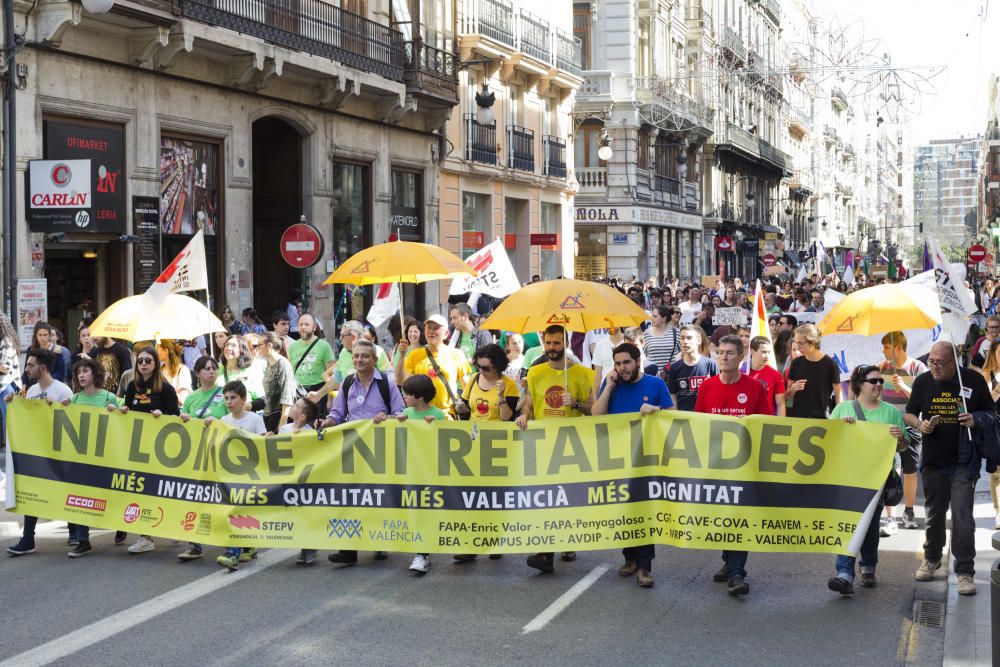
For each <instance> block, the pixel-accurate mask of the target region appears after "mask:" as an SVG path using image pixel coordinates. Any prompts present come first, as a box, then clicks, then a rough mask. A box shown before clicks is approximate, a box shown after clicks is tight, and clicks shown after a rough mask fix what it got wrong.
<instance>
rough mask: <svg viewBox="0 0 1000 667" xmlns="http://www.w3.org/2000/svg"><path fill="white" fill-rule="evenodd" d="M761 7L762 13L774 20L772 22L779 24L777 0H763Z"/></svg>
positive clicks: (779, 9)
mask: <svg viewBox="0 0 1000 667" xmlns="http://www.w3.org/2000/svg"><path fill="white" fill-rule="evenodd" d="M763 7H764V13H765V14H767V16H769V17H770V19H771V20H772V21H774V24H775V25H781V6H780V5H778V0H764V2H763Z"/></svg>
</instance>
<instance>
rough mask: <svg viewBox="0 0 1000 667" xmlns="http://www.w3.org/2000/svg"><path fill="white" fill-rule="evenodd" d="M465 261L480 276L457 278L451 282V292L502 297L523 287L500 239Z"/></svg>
mask: <svg viewBox="0 0 1000 667" xmlns="http://www.w3.org/2000/svg"><path fill="white" fill-rule="evenodd" d="M465 263H466V264H468V265H469V266H471V267H472V268H474V269H475V270H476V271H478V272H479V276H478V277H476V278H472V277H469V278H456V279H455V280H453V281H452V283H451V289H449V290H448V293H449V294H465V293H466V292H479V293H481V294H489V295H490V296H492V297H496V298H498V299H502V298H503V297H505V296H510V295H511V294H513V293H514V292H516V291H517V290H519V289H520V288H521V283H520V282H519V281H518V279H517V274H516V273H514V265H513V264H511V263H510V257H508V256H507V250H506V249H504V247H503V244H502V243H501V242H500V239H497V240H496V241H494V242H493V243H491V244H489V245H488V246H486V247H485V248H483V249H482V250H480V251H479V252H477V253H476V254H474V255H472V256H471V257H469V258H468V259H467V260H465Z"/></svg>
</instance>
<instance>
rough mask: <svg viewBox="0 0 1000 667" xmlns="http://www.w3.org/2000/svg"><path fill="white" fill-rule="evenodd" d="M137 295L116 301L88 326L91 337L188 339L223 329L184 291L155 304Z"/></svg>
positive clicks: (217, 321)
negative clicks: (151, 306) (185, 294)
mask: <svg viewBox="0 0 1000 667" xmlns="http://www.w3.org/2000/svg"><path fill="white" fill-rule="evenodd" d="M144 296H145V295H143V294H137V295H135V296H130V297H126V298H124V299H121V300H120V301H116V302H114V303H113V304H111V306H109V307H108V308H107V310H105V311H104V312H103V313H101V314H100V315H98V316H97V319H95V320H94V321H93V323H92V324H91V325H90V333H91V335H94V336H104V337H107V338H121V339H124V340H130V341H132V342H135V341H139V340H191V339H192V338H196V337H198V336H200V335H202V334H207V333H212V332H214V331H225V330H226V327H225V326H223V324H222V322H221V321H220V320H219V318H218V317H216V316H215V315H214V314H213V313H212V311H210V310H209V309H208V308H206V307H205V306H204V305H202V304H201V303H200V302H198V301H196V300H194V299H192V298H191V297H189V296H184V295H183V294H170V295H169V296H167V298H166V299H165V300H164V301H163V303H162V304H160V305H159V306H158V307H155V308H153V309H150V307H149V303H147V301H146V300H145V299H144V298H143V297H144Z"/></svg>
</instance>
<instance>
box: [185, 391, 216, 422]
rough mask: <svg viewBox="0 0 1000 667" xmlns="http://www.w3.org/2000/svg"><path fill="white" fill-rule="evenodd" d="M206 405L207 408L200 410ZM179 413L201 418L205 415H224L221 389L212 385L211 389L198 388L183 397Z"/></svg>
mask: <svg viewBox="0 0 1000 667" xmlns="http://www.w3.org/2000/svg"><path fill="white" fill-rule="evenodd" d="M206 405H208V408H207V409H205V411H204V412H202V408H204V407H205V406H206ZM181 414H182V415H190V416H192V417H200V418H202V419H204V418H205V417H214V418H215V419H220V418H222V417H225V416H226V401H225V399H224V398H223V397H222V390H221V389H219V388H215V387H213V388H212V389H199V390H198V391H195V392H192V393H190V394H188V397H187V398H186V399H184V405H183V406H182V407H181Z"/></svg>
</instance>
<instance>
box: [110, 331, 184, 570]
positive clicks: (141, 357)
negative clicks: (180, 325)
mask: <svg viewBox="0 0 1000 667" xmlns="http://www.w3.org/2000/svg"><path fill="white" fill-rule="evenodd" d="M120 409H121V412H122V414H124V413H126V412H128V411H129V410H135V411H136V412H145V413H147V414H151V415H153V417H159V416H160V415H180V413H181V407H180V404H179V403H178V402H177V392H176V391H175V390H174V388H173V386H172V385H171V384H170V383H169V382H167V381H166V379H164V377H163V371H162V370H161V368H160V357H159V354H157V352H156V348H155V347H152V346H147V347H144V348H142V349H141V350H139V352H138V353H137V354H136V355H135V378H134V379H133V380H132V381H131V382H129V383H128V387H127V388H126V389H125V402H124V405H122V407H121V408H120ZM116 541H117V540H116ZM155 548H156V545H154V544H153V540H151V539H150V538H149V536H148V535H140V536H139V539H138V540H136V541H135V544H133V545H132V546H130V547H129V548H128V552H129V553H130V554H141V553H145V552H147V551H152V550H153V549H155Z"/></svg>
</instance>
